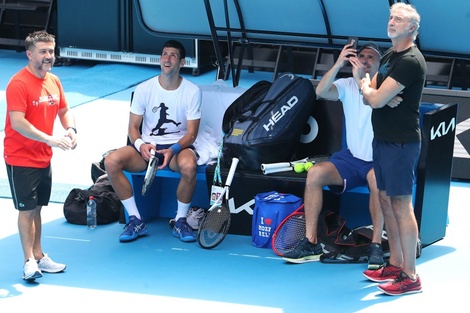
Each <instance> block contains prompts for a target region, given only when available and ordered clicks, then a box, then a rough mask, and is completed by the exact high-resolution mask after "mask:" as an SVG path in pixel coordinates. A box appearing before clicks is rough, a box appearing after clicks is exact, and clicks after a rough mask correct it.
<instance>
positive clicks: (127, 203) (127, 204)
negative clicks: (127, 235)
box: [121, 197, 141, 220]
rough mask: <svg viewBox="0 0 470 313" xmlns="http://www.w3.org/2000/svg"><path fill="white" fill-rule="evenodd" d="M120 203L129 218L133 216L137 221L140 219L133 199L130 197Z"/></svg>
mask: <svg viewBox="0 0 470 313" xmlns="http://www.w3.org/2000/svg"><path fill="white" fill-rule="evenodd" d="M121 202H122V205H123V206H124V209H125V210H126V212H127V214H128V215H129V216H132V215H134V216H135V217H137V218H138V219H139V220H140V219H141V218H140V213H139V209H137V204H135V198H134V197H130V198H128V199H126V200H121Z"/></svg>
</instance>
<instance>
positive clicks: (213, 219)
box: [197, 203, 231, 249]
mask: <svg viewBox="0 0 470 313" xmlns="http://www.w3.org/2000/svg"><path fill="white" fill-rule="evenodd" d="M230 222H231V213H230V209H229V208H228V207H227V205H226V204H224V203H223V204H220V205H217V206H214V207H213V208H211V209H209V210H208V211H207V212H206V214H205V215H204V217H203V219H202V222H201V225H200V226H199V230H198V233H197V241H198V243H199V245H200V246H201V247H202V248H204V249H212V248H215V247H217V246H218V245H219V244H220V243H221V242H222V241H223V240H224V239H225V236H226V235H227V233H228V230H229V228H230Z"/></svg>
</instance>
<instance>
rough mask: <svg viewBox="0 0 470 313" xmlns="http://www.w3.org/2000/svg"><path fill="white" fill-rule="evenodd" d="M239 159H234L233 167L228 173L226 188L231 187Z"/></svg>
mask: <svg viewBox="0 0 470 313" xmlns="http://www.w3.org/2000/svg"><path fill="white" fill-rule="evenodd" d="M238 161H239V160H238V159H237V158H233V159H232V165H230V170H229V171H228V175H227V180H226V182H225V186H230V185H231V184H232V180H233V176H234V175H235V170H236V169H237V166H238Z"/></svg>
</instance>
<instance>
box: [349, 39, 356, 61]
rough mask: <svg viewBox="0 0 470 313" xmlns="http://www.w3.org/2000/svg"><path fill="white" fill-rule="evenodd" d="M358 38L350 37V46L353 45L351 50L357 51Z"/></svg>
mask: <svg viewBox="0 0 470 313" xmlns="http://www.w3.org/2000/svg"><path fill="white" fill-rule="evenodd" d="M357 40H358V38H357V37H349V38H348V45H352V46H351V47H350V48H353V49H357ZM351 56H353V55H352V54H348V55H347V57H348V58H349V57H351Z"/></svg>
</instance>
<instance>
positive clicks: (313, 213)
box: [283, 43, 384, 269]
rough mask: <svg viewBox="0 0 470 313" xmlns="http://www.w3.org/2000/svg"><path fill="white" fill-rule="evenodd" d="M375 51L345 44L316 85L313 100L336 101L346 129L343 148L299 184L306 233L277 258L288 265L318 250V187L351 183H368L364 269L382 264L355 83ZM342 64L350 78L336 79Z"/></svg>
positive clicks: (364, 121) (368, 133) (368, 144)
mask: <svg viewBox="0 0 470 313" xmlns="http://www.w3.org/2000/svg"><path fill="white" fill-rule="evenodd" d="M381 55H382V53H381V50H380V48H379V47H378V46H377V45H376V44H374V43H366V44H364V45H363V46H362V47H361V48H360V50H359V51H357V53H356V50H355V49H353V48H352V46H351V45H349V44H348V45H346V46H345V47H344V48H343V50H342V51H341V53H340V55H339V57H338V60H337V61H336V62H335V64H334V65H333V67H332V68H331V69H330V70H329V71H328V72H327V73H326V74H325V75H324V76H323V77H322V79H321V80H320V82H319V83H318V86H317V88H316V93H317V96H318V97H319V98H323V99H327V100H340V101H341V102H342V104H343V112H344V119H345V127H346V143H347V147H346V148H344V149H342V150H340V151H338V152H336V153H334V154H333V155H332V156H331V157H330V158H329V160H328V161H326V162H321V163H318V164H316V165H315V166H313V167H311V168H310V170H309V171H308V174H307V181H306V187H305V195H304V202H305V207H304V210H305V218H306V226H307V228H306V234H305V238H304V239H303V240H302V241H301V242H300V243H299V245H298V246H297V247H296V248H295V249H294V251H292V252H289V253H286V254H285V255H284V256H283V257H284V259H285V260H286V261H288V262H291V263H305V262H311V261H316V260H318V259H319V257H320V255H321V254H322V247H321V245H320V244H319V243H318V242H317V227H318V218H319V215H320V212H321V210H322V206H323V187H324V186H328V187H329V189H330V190H331V191H332V192H334V193H337V194H341V193H343V192H345V191H346V190H350V189H353V188H355V187H357V186H362V185H368V186H369V190H370V200H369V206H370V213H371V218H372V224H373V232H374V234H373V238H372V243H371V244H370V248H369V266H368V267H369V269H377V268H379V267H380V266H382V265H383V263H384V259H383V252H382V246H381V242H382V230H383V221H384V219H383V215H382V211H381V209H380V203H379V198H378V189H377V185H376V182H375V175H374V170H373V168H372V139H373V136H374V133H373V130H372V122H371V114H372V109H371V108H369V107H368V106H366V105H364V103H363V101H362V95H361V93H360V89H359V82H360V80H361V79H362V78H363V77H364V76H365V74H366V73H369V75H371V76H373V75H375V73H377V71H378V70H379V64H380V58H381ZM347 63H350V64H351V65H352V74H353V76H352V77H349V78H341V79H337V80H335V78H336V75H337V74H338V72H339V71H340V69H341V68H343V67H344V66H345V65H346V64H347Z"/></svg>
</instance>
